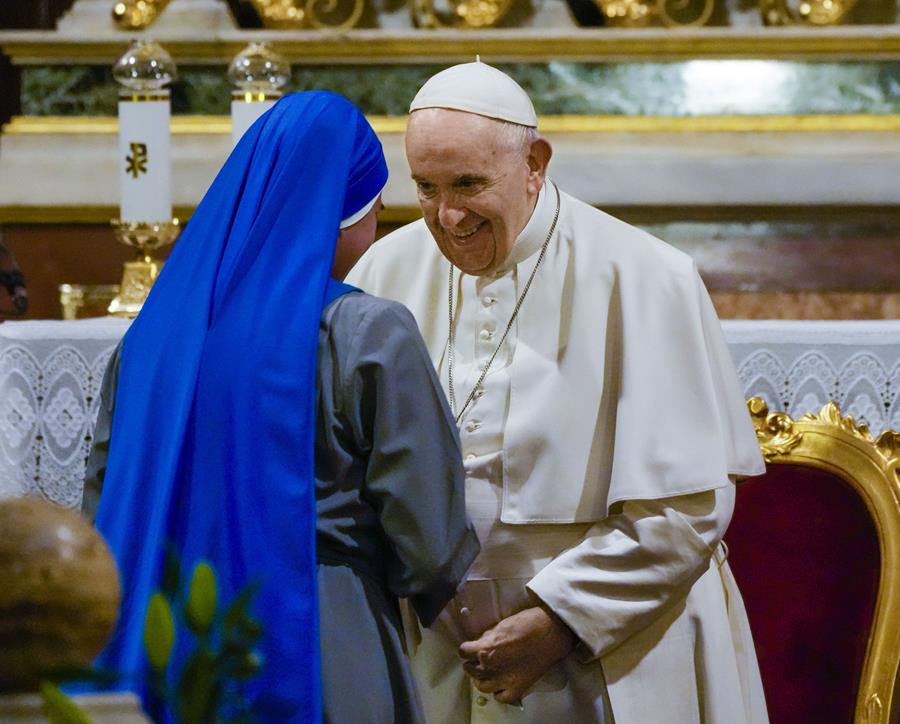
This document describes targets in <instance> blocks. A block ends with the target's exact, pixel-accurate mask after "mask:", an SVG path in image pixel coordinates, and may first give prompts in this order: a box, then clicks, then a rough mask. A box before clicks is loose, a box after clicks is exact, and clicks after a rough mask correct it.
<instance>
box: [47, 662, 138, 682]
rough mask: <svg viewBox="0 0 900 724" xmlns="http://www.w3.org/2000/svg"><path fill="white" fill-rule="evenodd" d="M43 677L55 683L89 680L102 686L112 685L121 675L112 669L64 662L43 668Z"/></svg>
mask: <svg viewBox="0 0 900 724" xmlns="http://www.w3.org/2000/svg"><path fill="white" fill-rule="evenodd" d="M41 678H43V679H47V680H48V681H51V682H53V683H54V684H59V683H65V682H70V681H87V682H90V683H92V684H99V685H101V686H111V685H112V684H115V683H116V682H117V681H118V680H119V679H120V678H121V677H120V676H119V674H118V673H117V672H115V671H112V670H110V669H96V668H92V667H90V666H82V665H79V664H64V665H61V666H49V667H47V668H46V669H42V670H41Z"/></svg>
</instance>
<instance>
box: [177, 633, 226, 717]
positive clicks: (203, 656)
mask: <svg viewBox="0 0 900 724" xmlns="http://www.w3.org/2000/svg"><path fill="white" fill-rule="evenodd" d="M177 697H178V698H177V702H176V708H177V710H178V721H179V724H203V723H204V722H211V721H214V720H215V713H216V708H217V706H218V683H217V681H216V659H215V656H214V655H213V653H212V652H211V651H210V650H209V649H206V648H202V649H198V650H197V651H195V652H194V654H193V655H192V656H191V658H190V659H189V660H188V662H187V664H185V667H184V670H183V671H182V673H181V679H180V680H179V682H178V695H177Z"/></svg>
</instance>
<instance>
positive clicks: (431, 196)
mask: <svg viewBox="0 0 900 724" xmlns="http://www.w3.org/2000/svg"><path fill="white" fill-rule="evenodd" d="M503 131H504V129H503V124H500V123H498V122H497V121H493V120H491V119H489V118H485V117H483V116H478V115H475V114H473V113H464V112H461V111H452V110H445V109H441V108H426V109H423V110H419V111H414V112H413V113H412V115H411V116H410V120H409V125H408V128H407V132H406V157H407V159H408V161H409V166H410V169H411V170H412V177H413V180H414V181H415V182H416V188H417V192H418V197H419V205H420V206H421V207H422V213H423V215H424V217H425V223H426V224H427V225H428V229H429V231H431V234H432V236H433V237H434V240H435V241H436V242H437V245H438V247H439V248H440V250H441V252H442V253H443V255H444V256H445V257H447V258H448V259H449V260H450V261H451V262H453V264H455V265H456V266H457V267H458V268H459V269H461V270H462V271H464V272H466V273H467V274H475V275H480V274H486V273H488V272H490V271H492V270H493V269H495V268H496V267H497V266H499V265H500V264H501V263H502V262H503V260H504V259H506V257H507V255H508V254H509V252H510V251H511V250H512V248H513V245H514V244H515V241H516V237H517V236H518V235H519V232H521V231H522V229H523V228H524V227H525V224H527V223H528V219H529V218H530V217H531V213H532V211H533V209H534V205H535V202H536V200H537V194H538V192H539V191H540V189H541V186H542V185H543V181H544V169H545V167H546V162H544V163H543V165H540V164H537V165H540V168H536V162H535V159H534V158H533V154H532V153H531V150H530V148H529V147H528V146H527V145H526V144H524V143H519V142H516V141H514V140H511V139H510V134H508V133H504V132H503ZM539 143H544V144H546V142H543V141H540V142H539ZM547 149H548V151H549V146H547ZM547 159H549V153H548V155H547Z"/></svg>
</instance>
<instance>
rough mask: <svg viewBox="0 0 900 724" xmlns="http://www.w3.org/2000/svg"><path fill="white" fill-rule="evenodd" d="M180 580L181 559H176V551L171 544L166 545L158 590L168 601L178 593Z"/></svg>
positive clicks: (173, 598) (172, 599)
mask: <svg viewBox="0 0 900 724" xmlns="http://www.w3.org/2000/svg"><path fill="white" fill-rule="evenodd" d="M180 581H181V561H180V560H179V559H178V551H176V550H175V548H174V547H173V546H172V545H167V546H166V552H165V560H164V563H163V575H162V583H161V587H160V590H161V591H162V592H163V594H165V597H166V598H168V599H169V600H170V601H174V600H175V597H176V596H177V595H178V586H179V583H180Z"/></svg>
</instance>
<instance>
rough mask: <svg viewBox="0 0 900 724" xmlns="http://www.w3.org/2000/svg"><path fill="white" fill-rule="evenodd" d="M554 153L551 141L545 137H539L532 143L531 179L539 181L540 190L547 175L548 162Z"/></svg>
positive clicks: (530, 150) (529, 166) (529, 161)
mask: <svg viewBox="0 0 900 724" xmlns="http://www.w3.org/2000/svg"><path fill="white" fill-rule="evenodd" d="M552 155H553V148H552V147H551V146H550V142H549V141H547V140H546V139H544V138H537V139H535V140H534V141H532V143H531V148H530V149H529V151H528V169H529V174H528V176H529V181H535V182H538V186H537V188H538V190H540V188H541V186H543V185H544V177H545V176H546V175H547V164H549V163H550V157H551V156H552Z"/></svg>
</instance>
